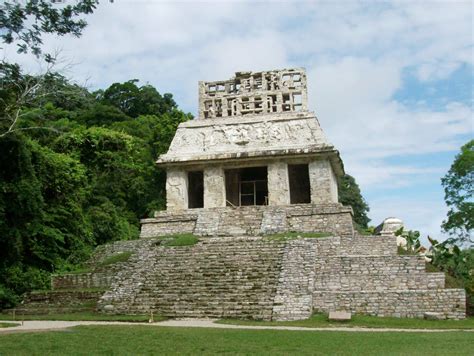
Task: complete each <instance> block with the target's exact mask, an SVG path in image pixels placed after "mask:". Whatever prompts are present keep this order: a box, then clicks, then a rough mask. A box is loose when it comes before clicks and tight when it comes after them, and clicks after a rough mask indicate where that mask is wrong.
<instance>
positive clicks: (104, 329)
mask: <svg viewBox="0 0 474 356" xmlns="http://www.w3.org/2000/svg"><path fill="white" fill-rule="evenodd" d="M473 339H474V337H473V334H472V333H467V332H447V333H414V332H404V333H389V332H380V333H360V332H331V331H318V332H314V331H288V330H235V329H215V328H205V329H202V328H170V327H157V326H142V325H136V326H79V327H74V328H71V329H68V331H51V332H41V333H18V334H16V333H14V334H9V335H1V334H0V354H1V355H216V354H227V355H430V356H437V355H443V356H445V355H472V352H473V349H472V345H473Z"/></svg>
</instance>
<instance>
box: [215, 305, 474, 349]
mask: <svg viewBox="0 0 474 356" xmlns="http://www.w3.org/2000/svg"><path fill="white" fill-rule="evenodd" d="M218 323H220V324H234V325H273V326H302V327H308V328H331V327H341V326H343V327H367V328H401V329H474V317H470V318H467V319H465V320H424V319H408V318H379V317H375V316H366V315H353V316H352V320H350V321H345V322H334V321H332V322H330V321H328V319H327V316H326V315H323V314H315V315H313V316H312V317H311V318H309V319H305V320H297V321H253V320H235V319H223V320H219V321H218ZM472 336H473V339H474V334H473V335H472ZM473 343H474V340H473ZM473 349H474V347H473ZM473 354H474V350H473Z"/></svg>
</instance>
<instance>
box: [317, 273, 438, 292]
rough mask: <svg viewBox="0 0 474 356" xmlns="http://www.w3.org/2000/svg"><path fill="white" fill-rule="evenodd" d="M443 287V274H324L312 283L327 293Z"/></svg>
mask: <svg viewBox="0 0 474 356" xmlns="http://www.w3.org/2000/svg"><path fill="white" fill-rule="evenodd" d="M444 286H445V275H444V273H406V272H401V273H393V274H389V273H388V274H376V273H372V274H365V275H351V274H346V275H341V274H337V273H334V274H324V275H320V276H317V277H316V278H315V282H314V289H315V290H318V291H319V290H329V291H374V290H380V291H384V290H390V289H391V290H400V289H406V290H416V289H443V288H444Z"/></svg>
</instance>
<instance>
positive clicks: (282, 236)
mask: <svg viewBox="0 0 474 356" xmlns="http://www.w3.org/2000/svg"><path fill="white" fill-rule="evenodd" d="M333 235H334V234H331V233H330V232H282V233H278V234H271V235H265V236H264V238H266V239H269V240H273V241H285V240H294V239H297V238H300V237H301V238H320V237H330V236H333Z"/></svg>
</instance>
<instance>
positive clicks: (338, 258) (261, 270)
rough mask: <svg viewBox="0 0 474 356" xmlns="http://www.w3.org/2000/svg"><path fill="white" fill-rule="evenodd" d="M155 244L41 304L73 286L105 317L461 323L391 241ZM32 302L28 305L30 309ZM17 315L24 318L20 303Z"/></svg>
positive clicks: (450, 299)
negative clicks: (335, 316) (350, 317)
mask: <svg viewBox="0 0 474 356" xmlns="http://www.w3.org/2000/svg"><path fill="white" fill-rule="evenodd" d="M160 241H161V240H160V239H159V238H142V239H140V240H135V241H123V242H116V243H114V244H109V245H104V246H101V247H100V248H99V249H98V250H97V251H96V253H95V255H94V257H93V259H92V260H91V265H93V264H97V265H100V263H101V261H103V260H105V259H108V258H110V257H111V256H114V255H116V254H118V253H123V252H131V253H132V254H131V257H130V258H129V260H128V261H125V262H120V265H117V266H115V267H114V266H113V265H112V266H109V267H108V268H107V269H106V270H104V269H97V270H96V271H94V272H88V273H84V274H70V275H63V276H56V277H53V287H54V288H55V291H52V292H50V296H49V297H48V304H51V305H56V306H58V307H59V306H60V307H67V303H65V304H66V305H59V304H60V303H59V302H61V301H64V298H65V297H64V296H69V298H71V300H74V298H73V297H70V295H71V293H73V289H74V286H76V287H77V292H78V293H77V294H78V295H80V294H81V293H82V288H83V287H84V286H86V287H88V288H101V289H103V290H105V292H102V293H98V294H97V292H96V294H94V295H92V294H90V295H89V294H88V296H87V301H88V303H90V298H89V297H94V298H96V299H95V300H96V301H97V305H96V307H97V309H98V310H100V311H102V312H106V313H121V314H123V313H125V314H147V313H150V312H153V313H154V314H159V315H163V316H168V317H172V318H175V317H192V318H202V317H207V318H242V319H263V320H298V319H304V318H308V317H309V316H310V315H311V314H312V313H313V312H325V313H329V312H331V311H346V312H351V313H357V314H368V315H376V316H395V317H419V318H422V317H423V315H424V314H425V313H426V312H437V313H441V314H442V317H443V318H449V319H462V318H464V317H465V294H464V290H462V289H445V288H444V274H442V273H427V272H426V271H425V262H424V260H423V259H422V258H420V257H418V256H399V255H397V247H396V240H395V238H394V237H380V236H370V237H361V236H356V237H352V238H348V237H337V236H335V237H325V238H296V239H283V240H282V239H272V238H269V237H265V236H263V237H258V236H225V237H202V238H201V239H200V241H199V242H198V243H197V244H196V245H193V246H183V247H169V246H162V245H161V244H160ZM95 273H96V274H98V276H95V275H94V274H95ZM99 277H100V278H99ZM56 296H57V297H58V298H59V301H58V300H55V299H54V298H55V297H56ZM38 298H40V297H38V296H36V298H33V299H34V300H31V301H30V302H32V305H31V306H32V307H34V306H35V305H36V304H35V303H36V301H38ZM41 298H43V299H44V298H45V296H43V297H41ZM41 298H40V299H41ZM30 299H31V298H30ZM23 308H24V309H25V310H27V309H28V301H27V302H26V303H25V305H24V306H23Z"/></svg>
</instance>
